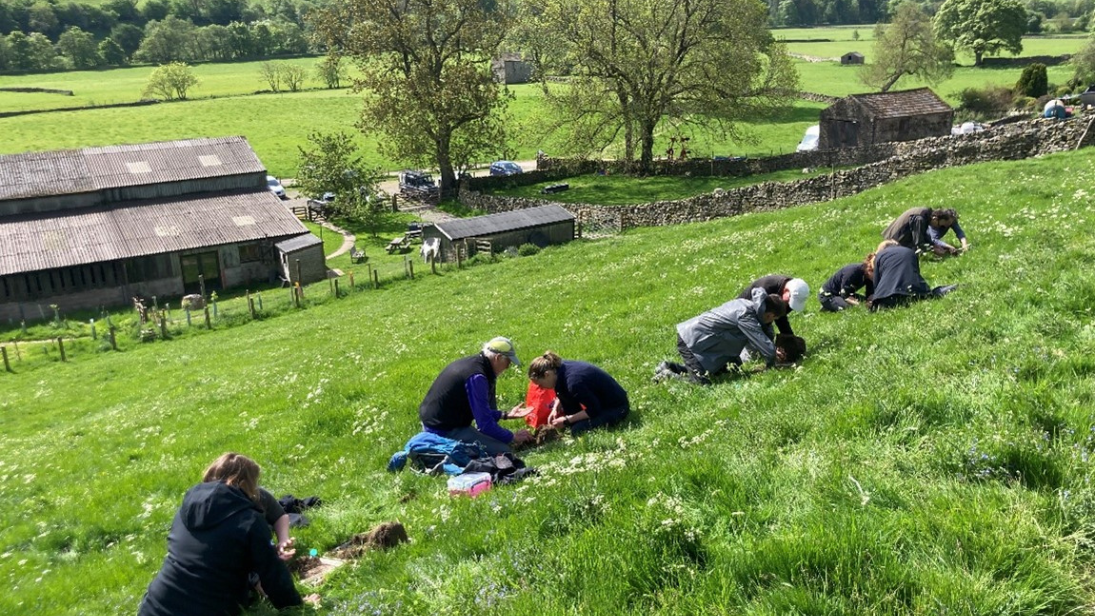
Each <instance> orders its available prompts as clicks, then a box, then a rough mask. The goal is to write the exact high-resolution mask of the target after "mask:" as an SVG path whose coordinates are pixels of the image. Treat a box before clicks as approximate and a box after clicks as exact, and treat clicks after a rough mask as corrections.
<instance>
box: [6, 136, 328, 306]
mask: <svg viewBox="0 0 1095 616" xmlns="http://www.w3.org/2000/svg"><path fill="white" fill-rule="evenodd" d="M310 235H311V234H310V233H309V232H308V230H307V229H306V228H305V227H304V225H302V224H301V222H300V221H299V220H297V218H296V217H295V216H294V215H293V214H292V213H291V212H290V211H289V210H288V209H287V208H286V207H285V206H284V205H282V203H281V200H280V199H278V198H277V197H276V196H275V195H274V194H273V193H271V192H270V191H269V190H268V189H267V187H266V169H265V167H263V165H262V163H261V162H260V161H259V159H258V157H257V156H256V155H255V152H254V151H253V150H252V149H251V146H250V145H249V144H248V143H247V140H246V139H244V138H243V137H224V138H215V139H188V140H181V141H166V142H159V143H144V144H138V145H120V146H107V147H96V148H85V149H82V150H60V151H52V152H28V153H23V154H11V155H4V156H0V238H3V240H2V241H0V319H4V320H7V321H16V320H21V319H27V320H29V319H32V318H36V317H38V316H39V315H41V314H42V313H43V311H42V310H41V307H42V306H49V305H51V304H56V305H57V306H58V308H59V309H60V310H61V311H64V312H67V311H72V310H78V309H86V308H98V307H101V306H116V305H123V304H126V303H129V302H130V301H131V298H132V297H133V296H137V295H140V296H153V295H155V296H159V297H161V298H167V297H179V296H182V295H185V294H188V293H195V292H199V291H200V290H201V289H202V288H203V287H204V289H205V291H206V292H210V291H213V290H215V289H223V288H228V287H237V286H241V285H244V284H247V283H249V282H252V281H262V282H268V281H275V282H276V281H277V279H278V278H279V277H283V278H290V279H295V278H296V275H295V274H296V272H295V271H288V270H287V268H285V267H284V265H283V262H284V259H283V258H282V257H281V255H279V251H278V248H277V246H278V244H279V243H281V242H285V241H286V240H291V239H293V238H299V237H308V236H310ZM316 239H317V240H318V238H316ZM292 248H293V249H294V255H296V256H294V257H293V258H294V259H297V258H301V257H300V256H299V251H300V250H301V249H305V250H312V251H313V252H317V253H318V255H319V258H321V259H322V256H323V251H322V246H319V247H318V248H316V247H314V246H313V245H312V244H310V245H309V246H305V247H299V246H296V245H295V244H294V245H293V246H292ZM290 263H292V261H290ZM301 272H302V274H303V275H304V278H305V279H304V280H303V282H313V281H316V280H321V279H323V278H324V277H325V275H326V271H325V269H324V271H322V272H321V271H319V268H313V267H309V268H307V269H304V268H302V269H301ZM45 312H49V311H48V310H47V311H45Z"/></svg>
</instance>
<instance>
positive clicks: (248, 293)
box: [247, 289, 255, 321]
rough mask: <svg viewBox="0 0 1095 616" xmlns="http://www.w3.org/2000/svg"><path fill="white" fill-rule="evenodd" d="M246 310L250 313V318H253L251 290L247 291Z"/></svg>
mask: <svg viewBox="0 0 1095 616" xmlns="http://www.w3.org/2000/svg"><path fill="white" fill-rule="evenodd" d="M247 311H248V312H250V313H251V320H252V321H254V320H255V300H254V299H253V298H252V297H251V291H250V289H248V291H247Z"/></svg>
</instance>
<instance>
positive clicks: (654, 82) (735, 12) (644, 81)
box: [533, 0, 798, 171]
mask: <svg viewBox="0 0 1095 616" xmlns="http://www.w3.org/2000/svg"><path fill="white" fill-rule="evenodd" d="M533 1H534V2H536V3H537V9H536V10H538V11H539V12H540V14H541V15H542V16H543V21H544V23H545V27H546V28H548V29H550V31H551V32H552V35H553V36H556V37H559V38H560V39H561V40H562V41H564V42H565V45H564V47H563V50H562V51H564V52H565V53H568V54H569V56H570V57H571V58H573V59H574V61H575V62H576V64H577V65H576V68H575V71H574V77H573V78H572V79H571V80H570V82H569V83H567V84H563V85H559V86H555V87H551V88H550V92H551V93H550V97H549V98H550V100H552V101H553V102H554V103H555V105H556V107H557V109H558V112H557V114H556V116H555V117H556V118H558V120H559V121H560V124H562V123H565V124H566V125H567V127H568V130H569V131H571V132H572V133H573V135H574V141H573V142H574V144H575V145H576V146H578V147H589V146H596V145H600V146H601V147H602V148H603V147H606V146H607V145H609V144H611V143H613V142H616V141H618V140H619V139H620V138H621V137H622V138H623V142H624V150H625V153H624V155H625V157H627V158H628V159H630V160H635V159H636V158H637V159H638V161H639V168H640V170H642V171H646V170H649V169H650V168H651V163H652V162H653V156H654V138H655V135H656V133H657V131H658V128H659V126H661V125H662V124H663V123H664V122H667V121H668V122H670V123H674V124H685V123H691V124H701V125H705V126H707V127H708V128H709V129H713V130H718V131H720V132H722V133H723V134H729V135H730V136H734V137H742V136H743V135H742V133H741V132H740V129H739V126H740V120H743V119H746V118H750V119H755V118H758V117H764V116H766V115H770V114H772V113H774V112H776V111H777V110H778V109H782V108H785V107H786V105H787V104H788V103H789V102H790V100H791V99H792V98H793V97H794V96H796V95H797V93H798V74H797V72H796V71H795V69H794V66H793V65H792V63H791V60H790V58H789V56H788V55H787V53H786V51H785V49H784V48H783V46H782V45H778V44H775V43H773V41H772V38H771V36H770V34H769V32H768V28H767V8H766V6H765V5H764V4H762V3H761V2H757V1H756V0H533Z"/></svg>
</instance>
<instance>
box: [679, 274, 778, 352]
mask: <svg viewBox="0 0 1095 616" xmlns="http://www.w3.org/2000/svg"><path fill="white" fill-rule="evenodd" d="M767 302H768V294H767V293H766V292H765V291H764V289H753V293H752V298H751V299H733V300H730V301H728V302H726V303H725V304H723V305H721V306H719V307H718V308H712V309H711V310H708V311H707V312H705V313H703V314H701V315H699V316H697V317H693V318H691V319H689V320H687V321H685V322H684V323H679V324H677V333H678V334H680V336H681V339H682V340H684V343H685V344H686V345H688V349H689V350H690V351H692V354H693V355H695V356H696V359H697V360H698V361H699V362H700V365H702V366H703V367H704V368H705V369H706V370H707V371H708V372H718V371H719V370H720V369H722V368H724V367H726V364H728V363H730V362H732V361H733V362H734V363H737V362H738V358H739V357H740V356H741V352H742V350H744V349H745V347H746V345H748V346H750V347H752V348H753V349H755V350H756V351H757V352H758V353H760V354H761V355H762V356H764V359H765V361H766V362H767V364H768V365H769V366H771V365H772V364H774V363H775V361H776V345H775V344H774V343H773V342H772V340H771V339H770V338H769V337H768V334H766V333H765V331H764V326H763V324H762V322H761V319H762V318H763V316H764V310H765V305H766V304H767Z"/></svg>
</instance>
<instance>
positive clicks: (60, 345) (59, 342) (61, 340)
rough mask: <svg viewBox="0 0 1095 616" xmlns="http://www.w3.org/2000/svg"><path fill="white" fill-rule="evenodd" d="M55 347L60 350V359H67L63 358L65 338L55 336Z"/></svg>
mask: <svg viewBox="0 0 1095 616" xmlns="http://www.w3.org/2000/svg"><path fill="white" fill-rule="evenodd" d="M57 348H58V349H59V350H60V351H61V361H68V359H66V358H65V339H64V338H61V337H60V336H58V337H57Z"/></svg>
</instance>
